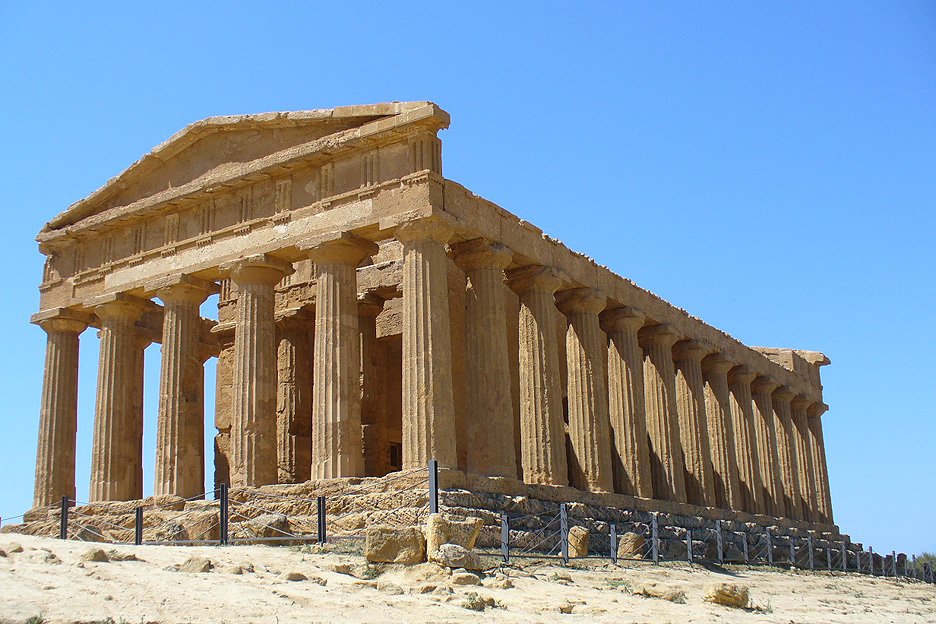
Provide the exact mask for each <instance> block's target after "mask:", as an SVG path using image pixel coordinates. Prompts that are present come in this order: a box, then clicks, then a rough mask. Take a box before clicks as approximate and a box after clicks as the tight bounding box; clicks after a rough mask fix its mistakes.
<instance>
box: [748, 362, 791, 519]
mask: <svg viewBox="0 0 936 624" xmlns="http://www.w3.org/2000/svg"><path fill="white" fill-rule="evenodd" d="M777 386H778V384H777V383H776V382H775V381H773V380H771V379H770V378H768V377H758V378H757V379H755V380H754V382H753V383H752V384H751V398H752V399H753V401H754V431H755V435H756V437H757V460H758V465H759V466H760V473H761V485H762V487H763V488H764V501H765V507H764V509H765V512H766V513H767V514H769V515H771V516H774V517H780V516H785V515H786V508H785V507H784V506H783V486H782V485H781V483H780V472H779V464H780V461H779V458H778V456H777V435H776V431H775V429H774V414H773V398H772V397H771V395H772V394H773V391H774V390H775V389H776V388H777Z"/></svg>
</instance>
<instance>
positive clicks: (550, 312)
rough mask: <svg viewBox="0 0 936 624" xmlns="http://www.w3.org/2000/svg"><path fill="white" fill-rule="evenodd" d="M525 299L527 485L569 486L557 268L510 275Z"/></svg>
mask: <svg viewBox="0 0 936 624" xmlns="http://www.w3.org/2000/svg"><path fill="white" fill-rule="evenodd" d="M508 277H509V280H508V283H509V285H510V287H511V288H512V289H513V291H514V292H516V293H517V295H518V297H519V298H520V321H519V325H520V330H519V335H520V357H519V361H520V448H521V449H522V451H521V464H522V467H523V480H524V481H525V482H527V483H534V484H547V485H549V484H551V485H568V483H569V476H568V475H569V470H568V463H567V459H566V444H565V431H564V429H565V423H564V422H563V416H562V387H561V381H560V375H559V345H558V344H557V342H556V332H557V328H556V314H557V311H556V303H555V297H554V294H555V292H556V290H557V289H558V288H559V287H560V286H561V285H562V281H561V280H560V279H559V277H558V273H557V271H556V270H555V269H553V268H550V267H544V266H538V265H530V266H526V267H523V268H521V269H517V270H513V271H510V272H509V275H508Z"/></svg>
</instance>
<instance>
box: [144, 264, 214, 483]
mask: <svg viewBox="0 0 936 624" xmlns="http://www.w3.org/2000/svg"><path fill="white" fill-rule="evenodd" d="M174 282H175V283H173V284H167V285H166V286H165V287H163V288H161V289H160V290H159V291H158V292H157V293H156V296H158V297H159V298H160V299H161V300H162V302H163V327H162V368H161V373H160V378H159V418H158V421H157V425H156V472H155V479H154V484H153V489H154V493H155V494H156V496H160V495H163V494H175V495H177V496H181V497H183V498H190V497H192V496H196V495H198V494H201V493H202V492H204V491H205V445H204V431H205V405H204V396H203V395H202V386H203V385H204V375H205V373H204V368H203V366H202V362H201V358H200V357H199V356H200V354H199V340H200V338H201V329H202V326H201V314H200V313H199V308H200V306H201V304H202V303H204V301H205V299H207V298H208V295H209V293H210V292H211V290H212V286H211V285H210V284H208V283H207V282H204V281H203V280H199V279H197V278H193V277H190V276H179V277H178V278H177V279H175V280H174Z"/></svg>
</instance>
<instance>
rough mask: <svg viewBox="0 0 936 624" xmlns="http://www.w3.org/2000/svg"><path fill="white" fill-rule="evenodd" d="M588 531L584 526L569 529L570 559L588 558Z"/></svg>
mask: <svg viewBox="0 0 936 624" xmlns="http://www.w3.org/2000/svg"><path fill="white" fill-rule="evenodd" d="M588 538H589V534H588V529H586V528H585V527H583V526H574V527H571V528H570V529H569V557H572V558H573V559H574V558H581V557H587V556H588V541H589V540H588Z"/></svg>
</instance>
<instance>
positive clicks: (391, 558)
mask: <svg viewBox="0 0 936 624" xmlns="http://www.w3.org/2000/svg"><path fill="white" fill-rule="evenodd" d="M364 553H365V556H366V558H367V560H368V561H370V562H372V563H402V564H405V565H413V564H415V563H421V562H423V561H425V559H426V538H425V537H424V536H423V532H422V531H421V530H419V528H418V527H392V526H387V525H382V524H375V525H371V526H369V527H367V533H366V539H365V545H364Z"/></svg>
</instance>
